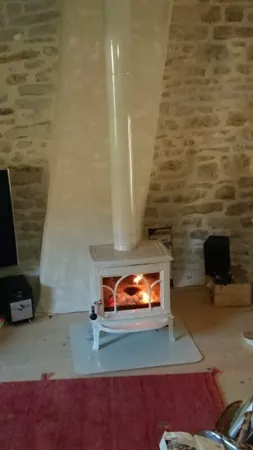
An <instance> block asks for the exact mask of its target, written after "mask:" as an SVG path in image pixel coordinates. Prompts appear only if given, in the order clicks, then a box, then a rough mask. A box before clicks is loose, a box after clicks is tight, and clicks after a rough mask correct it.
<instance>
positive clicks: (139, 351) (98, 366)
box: [70, 318, 202, 375]
mask: <svg viewBox="0 0 253 450" xmlns="http://www.w3.org/2000/svg"><path fill="white" fill-rule="evenodd" d="M175 336H176V342H175V343H171V342H170V341H169V336H168V328H167V327H166V328H162V329H160V330H158V331H157V330H154V331H145V332H140V333H129V334H120V335H119V334H117V335H115V334H109V333H101V338H100V343H101V348H100V349H99V350H98V351H93V350H92V341H91V328H90V326H89V324H88V323H78V324H76V325H72V326H71V327H70V341H71V350H72V359H73V370H74V372H75V373H77V374H78V375H91V374H97V373H106V372H115V371H119V370H132V369H143V368H147V367H159V366H171V365H177V364H189V363H194V362H198V361H201V359H202V355H201V353H200V352H199V350H198V348H197V347H196V345H195V343H194V342H193V340H192V338H191V336H190V335H189V333H188V332H187V330H186V328H185V326H184V325H183V323H182V322H181V320H179V319H178V318H176V320H175Z"/></svg>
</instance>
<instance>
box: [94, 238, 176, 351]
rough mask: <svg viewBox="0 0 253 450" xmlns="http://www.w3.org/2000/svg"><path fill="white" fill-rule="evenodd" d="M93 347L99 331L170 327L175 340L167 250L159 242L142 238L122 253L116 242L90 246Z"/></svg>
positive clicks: (126, 331) (130, 330) (170, 335)
mask: <svg viewBox="0 0 253 450" xmlns="http://www.w3.org/2000/svg"><path fill="white" fill-rule="evenodd" d="M90 258H91V268H92V269H91V289H92V293H91V295H92V311H93V315H92V317H93V318H92V320H91V322H92V327H93V339H94V340H93V349H94V350H98V349H99V337H100V331H104V332H108V333H129V332H138V331H147V330H154V329H159V328H161V327H164V326H167V325H168V326H169V328H168V330H169V331H168V332H169V337H170V340H171V341H173V340H174V334H173V316H172V313H171V305H170V265H171V261H172V258H171V256H170V255H169V254H168V250H167V249H166V247H164V245H163V244H161V243H160V242H158V241H141V242H140V244H139V245H138V247H136V248H134V249H132V250H130V251H126V252H120V251H117V250H115V249H114V247H113V245H100V246H91V247H90Z"/></svg>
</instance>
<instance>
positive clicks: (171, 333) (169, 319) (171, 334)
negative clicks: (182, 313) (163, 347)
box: [168, 316, 175, 342]
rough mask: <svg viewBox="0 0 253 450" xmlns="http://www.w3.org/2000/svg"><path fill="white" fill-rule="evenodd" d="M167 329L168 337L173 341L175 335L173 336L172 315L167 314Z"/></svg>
mask: <svg viewBox="0 0 253 450" xmlns="http://www.w3.org/2000/svg"><path fill="white" fill-rule="evenodd" d="M168 330H169V339H170V342H175V336H174V317H173V316H169V317H168Z"/></svg>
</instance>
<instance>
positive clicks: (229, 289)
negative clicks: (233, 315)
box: [206, 267, 251, 307]
mask: <svg viewBox="0 0 253 450" xmlns="http://www.w3.org/2000/svg"><path fill="white" fill-rule="evenodd" d="M231 272H232V277H233V280H234V283H231V284H227V285H225V286H224V285H220V284H215V283H214V282H213V280H212V279H211V278H210V277H207V283H206V286H207V287H208V288H209V289H210V293H211V298H212V301H213V303H214V305H215V306H217V307H221V306H249V305H251V284H250V283H249V282H248V280H247V279H246V276H245V274H244V272H243V271H242V269H240V268H239V267H232V269H231Z"/></svg>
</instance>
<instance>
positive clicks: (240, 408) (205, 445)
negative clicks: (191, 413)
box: [160, 396, 253, 450]
mask: <svg viewBox="0 0 253 450" xmlns="http://www.w3.org/2000/svg"><path fill="white" fill-rule="evenodd" d="M160 450H253V396H250V397H248V398H247V399H246V400H245V401H244V402H241V401H239V402H234V403H232V404H231V405H229V406H228V407H227V408H226V409H225V411H224V412H223V413H222V415H221V417H220V419H219V420H218V422H217V424H216V430H215V431H208V430H205V431H201V432H200V433H198V434H196V435H195V436H192V435H191V434H188V433H182V432H167V431H165V432H164V434H163V436H162V439H161V442H160Z"/></svg>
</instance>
